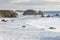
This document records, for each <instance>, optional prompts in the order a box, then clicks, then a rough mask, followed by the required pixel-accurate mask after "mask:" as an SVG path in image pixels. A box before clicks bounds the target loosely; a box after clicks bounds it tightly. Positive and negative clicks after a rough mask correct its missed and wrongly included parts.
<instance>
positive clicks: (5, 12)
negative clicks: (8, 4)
mask: <svg viewBox="0 0 60 40" xmlns="http://www.w3.org/2000/svg"><path fill="white" fill-rule="evenodd" d="M16 16H17V13H15V12H14V11H12V10H0V17H16Z"/></svg>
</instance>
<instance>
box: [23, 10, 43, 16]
mask: <svg viewBox="0 0 60 40" xmlns="http://www.w3.org/2000/svg"><path fill="white" fill-rule="evenodd" d="M23 15H41V16H44V15H43V12H41V11H39V12H38V13H37V12H36V11H35V10H26V11H24V13H23Z"/></svg>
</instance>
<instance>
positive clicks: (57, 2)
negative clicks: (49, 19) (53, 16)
mask: <svg viewBox="0 0 60 40" xmlns="http://www.w3.org/2000/svg"><path fill="white" fill-rule="evenodd" d="M0 9H1V10H27V9H34V10H42V11H60V0H0Z"/></svg>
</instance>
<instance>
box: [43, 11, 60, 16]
mask: <svg viewBox="0 0 60 40" xmlns="http://www.w3.org/2000/svg"><path fill="white" fill-rule="evenodd" d="M43 13H44V14H51V15H52V14H60V11H43Z"/></svg>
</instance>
